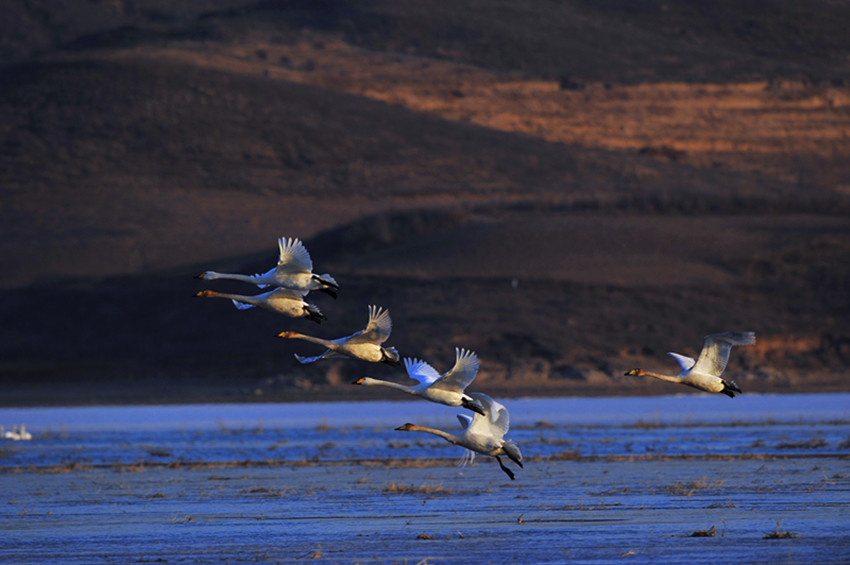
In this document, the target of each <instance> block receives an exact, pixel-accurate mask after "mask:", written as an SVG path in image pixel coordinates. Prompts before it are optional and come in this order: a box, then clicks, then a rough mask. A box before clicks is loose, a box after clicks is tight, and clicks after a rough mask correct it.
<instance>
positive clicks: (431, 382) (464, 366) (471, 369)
mask: <svg viewBox="0 0 850 565" xmlns="http://www.w3.org/2000/svg"><path fill="white" fill-rule="evenodd" d="M404 368H405V369H407V374H408V375H409V376H410V378H412V379H415V380H417V381H419V384H418V385H415V386H407V385H403V384H400V383H394V382H391V381H382V380H378V379H372V378H369V377H363V378H361V379H357V380H356V381H354V384H356V385H363V386H385V387H389V388H395V389H398V390H401V391H404V392H406V393H409V394H415V395H416V396H421V397H422V398H425V399H427V400H430V401H431V402H437V403H439V404H445V405H447V406H463V407H464V408H468V409H470V410H472V411H474V412H478V413H479V414H484V408H483V407H482V406H481V403H479V402H478V401H477V400H475V399H474V398H472V397H471V396H470V395H468V394H466V393H464V390H465V389H466V387H468V386H469V384H470V383H471V382H472V381H473V380H474V379H475V376H476V375H477V374H478V356H477V355H475V353H473V352H472V351H467V350H465V349H457V348H456V349H455V364H454V367H452V369H451V370H450V371H449V372H448V373H446V374H445V375H443V376H440V373H438V372H437V370H436V369H434V367H432V366H431V365H429V364H428V363H426V362H425V361H422V360H419V359H409V358H408V359H405V360H404Z"/></svg>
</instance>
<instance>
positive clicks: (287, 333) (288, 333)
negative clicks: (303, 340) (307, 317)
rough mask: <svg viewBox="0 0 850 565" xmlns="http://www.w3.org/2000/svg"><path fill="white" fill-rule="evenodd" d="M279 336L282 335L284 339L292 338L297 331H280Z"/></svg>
mask: <svg viewBox="0 0 850 565" xmlns="http://www.w3.org/2000/svg"><path fill="white" fill-rule="evenodd" d="M277 337H282V338H284V339H292V338H293V337H295V332H280V333H279V334H277Z"/></svg>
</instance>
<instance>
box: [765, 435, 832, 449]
mask: <svg viewBox="0 0 850 565" xmlns="http://www.w3.org/2000/svg"><path fill="white" fill-rule="evenodd" d="M821 447H826V440H825V439H823V438H822V437H814V438H812V439H810V440H808V441H797V442H793V441H792V442H786V443H780V444H778V445H777V446H776V448H777V449H819V448H821Z"/></svg>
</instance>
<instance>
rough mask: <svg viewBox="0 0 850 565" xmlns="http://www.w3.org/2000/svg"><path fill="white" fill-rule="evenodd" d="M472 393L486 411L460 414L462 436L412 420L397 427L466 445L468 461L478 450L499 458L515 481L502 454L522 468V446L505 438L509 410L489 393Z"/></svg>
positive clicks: (500, 463) (405, 430)
mask: <svg viewBox="0 0 850 565" xmlns="http://www.w3.org/2000/svg"><path fill="white" fill-rule="evenodd" d="M470 396H472V398H474V399H475V400H476V401H478V402H479V403H480V404H481V406H482V407H483V408H484V414H483V415H482V414H478V413H475V414H473V415H472V417H469V416H468V415H466V414H458V415H457V418H458V420H460V424H461V426H463V427H464V430H463V434H461V435H457V434H452V433H449V432H445V431H443V430H438V429H435V428H428V427H425V426H417V425H416V424H409V423H408V424H404V425H403V426H401V427H398V428H396V430H398V431H403V432H425V433H429V434H434V435H435V436H439V437H441V438H443V439H444V440H446V441H447V442H449V443H451V444H454V445H459V446H461V447H465V448H466V449H467V450H469V451H468V453H467V454H466V455H465V456H464V458H463V462H464V464H466V463H470V462H472V460H473V459H475V454H476V453H480V454H481V455H488V456H490V457H495V458H496V461H498V462H499V467H501V469H502V471H504V472H505V474H507V475H508V476H509V477H510V478H511V480H514V479H515V478H516V477H515V476H514V473H513V471H511V470H510V469H508V468H507V467H506V466H505V464H504V463H502V460H501V459H500V456H501V455H505V456H507V457H508V458H509V459H510V460H511V461H513V462H514V463H516V464H517V465H519V466H520V467H522V453H521V452H520V450H519V446H518V445H517V444H516V443H515V442H514V441H513V440H510V439H505V434H507V433H508V429H509V428H510V419H509V416H508V409H507V408H505V407H504V406H503V405H502V404H500V403H498V402H496V401H495V400H493V399H492V398H490V397H489V396H487V395H486V394H482V393H480V392H473V393H470Z"/></svg>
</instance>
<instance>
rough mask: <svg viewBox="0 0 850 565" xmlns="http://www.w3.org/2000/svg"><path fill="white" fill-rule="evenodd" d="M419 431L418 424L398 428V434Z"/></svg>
mask: <svg viewBox="0 0 850 565" xmlns="http://www.w3.org/2000/svg"><path fill="white" fill-rule="evenodd" d="M418 429H419V428H418V427H417V426H416V424H409V423H408V424H404V425H403V426H399V427H397V428H396V431H397V432H415V431H416V430H418Z"/></svg>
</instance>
